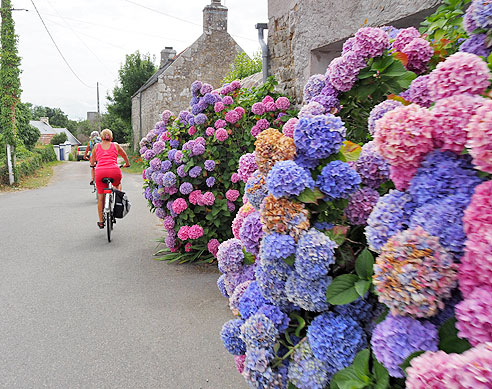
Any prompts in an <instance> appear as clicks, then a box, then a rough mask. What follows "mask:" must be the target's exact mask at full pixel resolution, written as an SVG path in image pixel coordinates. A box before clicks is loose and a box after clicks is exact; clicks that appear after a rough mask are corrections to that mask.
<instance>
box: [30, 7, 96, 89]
mask: <svg viewBox="0 0 492 389" xmlns="http://www.w3.org/2000/svg"><path fill="white" fill-rule="evenodd" d="M31 3H32V5H33V7H34V9H35V10H36V13H37V14H38V16H39V19H40V20H41V23H43V26H44V28H45V29H46V32H47V33H48V35H49V36H50V38H51V41H52V42H53V44H54V45H55V47H56V50H58V53H60V56H61V57H62V59H63V61H64V62H65V63H66V64H67V66H68V68H69V69H70V71H71V72H72V73H73V75H74V76H75V77H76V78H77V80H79V81H80V82H81V83H82V84H83V85H85V86H86V87H87V88H95V87H93V86H90V85H87V84H86V83H85V82H84V81H82V80H81V79H80V77H79V76H78V75H77V73H75V71H74V70H73V69H72V67H71V66H70V64H69V63H68V61H67V60H66V59H65V57H64V55H63V54H62V52H61V50H60V48H59V47H58V45H57V44H56V42H55V40H54V39H53V36H52V35H51V33H50V31H49V30H48V27H47V26H46V23H45V22H44V20H43V18H42V17H41V14H40V13H39V11H38V8H37V7H36V4H34V0H31Z"/></svg>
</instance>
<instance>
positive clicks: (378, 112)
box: [367, 100, 403, 135]
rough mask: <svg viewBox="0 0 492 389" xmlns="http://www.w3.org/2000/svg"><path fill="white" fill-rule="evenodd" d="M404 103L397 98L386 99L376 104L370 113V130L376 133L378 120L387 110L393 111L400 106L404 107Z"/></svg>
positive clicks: (371, 132)
mask: <svg viewBox="0 0 492 389" xmlns="http://www.w3.org/2000/svg"><path fill="white" fill-rule="evenodd" d="M402 106H403V104H402V103H400V102H399V101H396V100H385V101H383V102H382V103H379V104H378V105H376V106H374V108H373V109H372V110H371V113H370V114H369V120H368V123H367V126H368V129H369V132H370V134H371V135H374V130H375V129H376V121H377V120H378V119H381V118H382V117H383V116H384V114H385V113H386V112H389V111H393V110H394V109H396V108H398V107H402Z"/></svg>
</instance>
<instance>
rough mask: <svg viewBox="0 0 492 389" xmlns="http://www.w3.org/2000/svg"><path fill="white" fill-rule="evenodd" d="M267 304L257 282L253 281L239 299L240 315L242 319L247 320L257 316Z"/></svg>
mask: <svg viewBox="0 0 492 389" xmlns="http://www.w3.org/2000/svg"><path fill="white" fill-rule="evenodd" d="M266 303H267V301H266V300H265V299H264V298H263V296H262V295H261V292H260V289H259V288H258V284H257V282H256V281H253V282H252V283H251V284H249V286H248V288H247V289H246V290H245V291H244V293H243V295H242V296H241V298H240V299H239V304H238V306H239V313H240V314H241V317H242V318H243V319H244V320H246V319H247V318H249V317H250V316H252V315H254V314H256V312H257V311H258V310H259V309H260V307H261V306H262V305H263V304H266Z"/></svg>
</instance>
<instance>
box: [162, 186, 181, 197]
mask: <svg viewBox="0 0 492 389" xmlns="http://www.w3.org/2000/svg"><path fill="white" fill-rule="evenodd" d="M164 191H165V192H166V193H167V194H169V195H171V196H172V195H173V194H176V193H178V188H177V187H176V186H170V187H169V188H164Z"/></svg>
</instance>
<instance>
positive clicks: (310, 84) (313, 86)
mask: <svg viewBox="0 0 492 389" xmlns="http://www.w3.org/2000/svg"><path fill="white" fill-rule="evenodd" d="M325 81H326V76H325V75H323V74H314V75H312V76H311V77H309V79H308V81H307V82H306V85H305V86H304V102H305V104H307V103H309V102H310V101H311V100H312V99H313V98H314V97H316V96H318V95H320V94H321V91H322V90H323V88H324V87H325V86H326V84H325Z"/></svg>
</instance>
